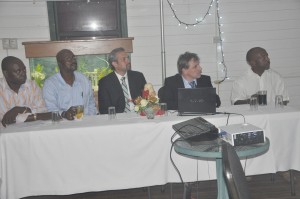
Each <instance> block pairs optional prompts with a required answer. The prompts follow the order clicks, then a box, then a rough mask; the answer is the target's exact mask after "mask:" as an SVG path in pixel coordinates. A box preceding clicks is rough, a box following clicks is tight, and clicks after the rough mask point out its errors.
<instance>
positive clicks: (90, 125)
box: [0, 105, 300, 199]
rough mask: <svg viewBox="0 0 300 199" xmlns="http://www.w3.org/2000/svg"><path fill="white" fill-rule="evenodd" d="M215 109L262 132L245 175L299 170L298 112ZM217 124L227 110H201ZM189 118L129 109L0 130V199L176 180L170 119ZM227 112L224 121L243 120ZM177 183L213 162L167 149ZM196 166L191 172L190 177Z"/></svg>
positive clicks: (202, 174) (203, 174)
mask: <svg viewBox="0 0 300 199" xmlns="http://www.w3.org/2000/svg"><path fill="white" fill-rule="evenodd" d="M218 111H221V112H222V111H226V112H231V113H240V114H243V115H244V116H245V119H246V122H247V123H251V124H253V125H256V126H258V127H260V128H262V129H264V130H265V134H266V136H267V137H268V138H269V139H270V143H271V144H270V149H269V151H268V152H267V153H266V154H264V155H262V156H259V157H256V158H253V159H248V160H244V161H247V162H246V163H245V162H244V163H243V164H246V168H245V172H246V175H256V174H264V173H274V172H276V171H285V170H289V169H295V170H299V171H300V156H299V155H298V151H300V145H299V143H300V111H299V110H296V109H294V108H291V107H285V108H283V109H275V108H273V107H272V106H265V107H259V110H258V111H250V110H249V106H247V105H243V106H232V107H225V108H220V109H219V110H218ZM203 117H204V118H205V119H206V120H208V121H209V122H211V123H213V124H215V125H216V126H224V125H226V122H227V115H223V114H219V115H210V116H203ZM191 118H193V117H192V116H184V117H182V116H181V117H180V116H177V115H176V113H174V114H169V116H167V117H156V118H155V119H153V120H149V119H146V118H145V117H141V116H139V115H137V114H134V113H132V114H118V115H117V119H116V120H108V119H107V115H99V116H90V117H84V118H83V120H82V121H62V122H60V123H59V124H52V123H51V122H50V121H47V122H41V121H37V122H31V123H22V124H17V125H10V126H8V127H7V128H1V129H0V130H1V134H0V161H1V162H0V178H1V188H0V191H1V195H0V197H1V198H5V199H15V198H21V197H26V196H34V195H68V194H74V193H83V192H92V191H104V190H117V189H128V188H136V187H146V186H152V185H160V184H165V183H168V182H180V178H179V177H178V174H177V173H176V171H175V169H174V168H173V165H172V164H171V161H170V157H169V156H170V148H171V141H170V140H171V137H172V135H173V134H174V130H173V129H172V125H173V124H176V123H178V122H181V121H185V120H188V119H191ZM243 122H244V119H243V117H242V116H240V115H235V114H231V115H230V117H229V120H228V124H235V123H243ZM172 157H173V160H174V162H175V164H176V166H177V167H178V169H179V170H180V172H181V175H182V177H183V180H184V181H197V180H198V181H202V180H210V179H215V178H216V169H215V162H214V161H201V160H193V159H189V158H185V157H182V156H180V155H177V154H176V153H175V152H173V153H172ZM197 170H198V178H197V175H195V173H196V171H197Z"/></svg>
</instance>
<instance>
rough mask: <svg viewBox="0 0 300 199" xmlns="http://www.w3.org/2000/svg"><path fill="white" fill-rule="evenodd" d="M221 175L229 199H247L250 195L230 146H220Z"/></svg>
mask: <svg viewBox="0 0 300 199" xmlns="http://www.w3.org/2000/svg"><path fill="white" fill-rule="evenodd" d="M222 162H223V175H224V179H225V183H226V186H227V190H228V194H229V198H230V199H249V198H250V193H249V189H248V183H247V179H246V176H245V173H244V171H243V168H242V164H241V162H240V159H239V157H238V155H237V153H236V151H235V149H234V147H233V146H232V145H230V144H229V143H227V142H224V143H223V144H222Z"/></svg>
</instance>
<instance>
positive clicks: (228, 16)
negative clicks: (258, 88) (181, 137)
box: [0, 0, 300, 108]
mask: <svg viewBox="0 0 300 199" xmlns="http://www.w3.org/2000/svg"><path fill="white" fill-rule="evenodd" d="M170 1H171V2H173V3H174V8H175V9H176V13H177V15H178V17H179V18H180V19H182V20H183V21H186V22H189V23H194V22H195V18H199V17H201V16H203V15H204V14H205V13H206V11H207V8H208V6H209V3H210V0H173V1H172V0H170ZM163 2H164V22H165V41H166V46H165V50H166V68H167V71H166V72H167V76H170V75H173V74H175V73H176V72H177V69H176V61H177V58H178V56H179V55H180V54H181V53H183V52H185V51H191V52H195V53H197V54H198V55H199V56H200V59H201V66H202V67H203V73H204V74H207V75H210V76H211V78H212V81H214V80H217V79H221V78H222V77H223V75H224V74H223V72H222V67H220V66H218V64H217V57H218V50H217V47H216V44H214V43H213V37H214V36H215V35H217V34H216V32H217V29H216V23H215V19H216V16H215V8H214V7H213V8H212V10H211V14H212V15H210V16H209V17H207V18H206V20H205V23H202V24H201V25H199V26H196V27H189V28H188V29H186V28H185V26H178V22H177V21H176V19H175V18H174V17H173V14H172V12H171V10H170V8H169V6H168V4H167V1H166V0H164V1H163ZM126 3H127V17H128V35H129V36H130V37H134V41H133V50H134V53H133V54H132V68H133V69H134V70H138V71H141V72H143V73H144V74H145V76H146V79H147V81H148V82H152V83H153V84H154V85H155V87H156V88H157V89H158V88H159V87H160V86H161V85H162V70H161V65H162V64H161V34H160V33H161V30H160V15H159V13H160V9H159V5H160V1H159V0H156V1H147V0H128V1H126ZM219 12H220V14H221V16H222V17H223V18H222V23H223V24H224V25H223V26H222V31H224V34H223V35H222V37H223V39H224V45H223V46H224V55H225V62H226V65H227V68H228V77H229V78H230V79H229V80H226V81H225V82H224V83H222V84H220V85H219V86H218V85H215V86H216V87H217V88H218V92H219V94H220V97H221V100H222V105H224V106H225V105H229V104H230V101H229V97H230V92H231V84H232V81H233V80H234V79H235V78H236V77H238V76H239V75H241V74H242V73H243V71H245V70H246V69H247V67H249V66H248V65H247V64H246V62H245V54H246V52H247V50H249V49H250V48H251V47H254V46H261V47H264V48H266V49H267V51H268V53H269V57H270V59H271V67H272V68H273V69H275V70H277V71H278V72H280V73H281V74H282V76H283V77H284V79H285V82H286V84H287V86H288V90H289V93H290V97H291V103H290V105H293V106H297V107H299V108H300V94H299V90H300V67H299V64H298V61H297V56H298V54H299V53H298V52H299V48H300V22H299V21H300V1H299V0H222V1H220V10H219ZM2 38H17V39H18V46H19V48H18V49H17V50H7V51H6V50H3V49H2V43H1V42H2V40H1V41H0V59H1V60H2V58H3V57H5V56H6V55H14V56H18V57H20V58H21V59H22V60H23V61H24V62H25V63H26V65H28V60H27V59H26V58H25V54H24V48H23V46H22V44H21V43H22V42H23V41H43V40H49V38H50V36H49V28H48V16H47V7H46V3H45V2H43V1H38V0H36V1H35V3H33V1H26V0H23V1H22V0H21V1H20V0H19V1H13V0H12V1H0V39H2Z"/></svg>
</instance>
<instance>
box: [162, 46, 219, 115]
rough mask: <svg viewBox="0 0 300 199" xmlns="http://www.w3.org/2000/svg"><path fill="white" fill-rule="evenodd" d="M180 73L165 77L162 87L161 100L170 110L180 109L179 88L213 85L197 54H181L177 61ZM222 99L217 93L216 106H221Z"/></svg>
mask: <svg viewBox="0 0 300 199" xmlns="http://www.w3.org/2000/svg"><path fill="white" fill-rule="evenodd" d="M177 68H178V72H179V74H176V75H174V76H171V77H168V78H166V79H165V84H164V87H162V88H161V89H162V91H161V96H159V97H160V101H161V102H165V103H167V106H168V109H169V110H177V109H178V88H201V87H212V84H211V80H210V77H209V76H207V75H202V74H201V73H202V68H201V66H200V59H199V57H198V55H197V54H195V53H190V52H185V53H184V54H182V55H180V56H179V58H178V61H177ZM220 105H221V101H220V98H219V96H218V95H216V106H217V107H219V106H220Z"/></svg>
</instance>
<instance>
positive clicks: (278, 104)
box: [275, 95, 283, 108]
mask: <svg viewBox="0 0 300 199" xmlns="http://www.w3.org/2000/svg"><path fill="white" fill-rule="evenodd" d="M275 108H283V96H282V95H276V96H275Z"/></svg>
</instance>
